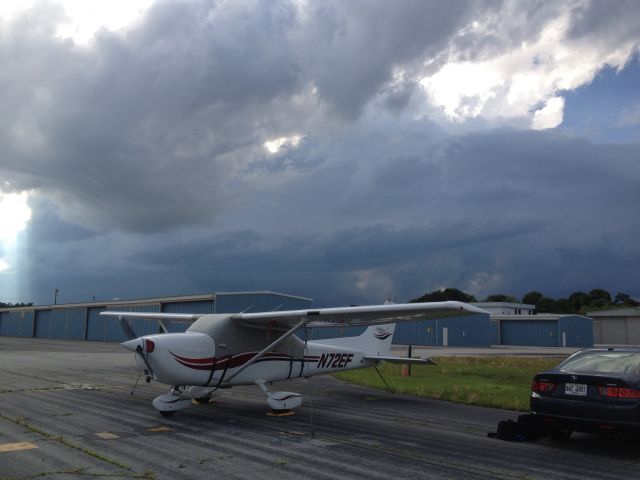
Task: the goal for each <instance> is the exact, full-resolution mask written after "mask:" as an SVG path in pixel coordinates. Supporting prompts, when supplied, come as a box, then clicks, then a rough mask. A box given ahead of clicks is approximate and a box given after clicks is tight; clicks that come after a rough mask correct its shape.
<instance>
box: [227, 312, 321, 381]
mask: <svg viewBox="0 0 640 480" xmlns="http://www.w3.org/2000/svg"><path fill="white" fill-rule="evenodd" d="M310 321H311V318H308V317H305V318H302V319H301V320H300V321H299V322H298V323H297V324H296V325H295V326H294V327H292V328H291V329H289V330H288V331H287V332H285V333H284V334H282V335H281V336H280V337H278V339H277V340H276V341H274V342H272V343H271V344H269V345H267V346H266V347H265V348H263V349H262V350H260V351H259V352H258V353H256V354H255V355H254V356H253V357H252V358H251V360H249V361H248V362H247V363H245V364H244V365H242V366H241V367H240V368H239V369H238V370H236V371H235V372H233V373H232V374H231V375H229V376H228V377H227V378H226V381H227V382H228V381H229V380H231V379H232V378H233V377H235V376H236V375H238V374H239V373H242V371H244V370H245V369H246V368H248V367H250V366H251V365H253V364H254V363H255V362H257V361H258V360H260V359H261V358H262V357H264V356H265V354H266V353H267V352H269V351H270V350H273V349H274V348H276V347H277V346H278V345H280V344H281V343H282V342H284V341H285V340H286V339H287V338H289V337H290V336H291V335H293V334H294V333H295V332H296V330H298V329H299V328H300V327H303V326H304V325H305V324H306V323H309V322H310Z"/></svg>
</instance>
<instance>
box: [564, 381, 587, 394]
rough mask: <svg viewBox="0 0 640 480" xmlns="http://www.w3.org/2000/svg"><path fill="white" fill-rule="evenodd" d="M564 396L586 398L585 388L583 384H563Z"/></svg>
mask: <svg viewBox="0 0 640 480" xmlns="http://www.w3.org/2000/svg"><path fill="white" fill-rule="evenodd" d="M564 394H565V395H579V396H581V397H586V396H587V386H586V385H585V384H584V383H565V384H564Z"/></svg>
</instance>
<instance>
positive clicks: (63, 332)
mask: <svg viewBox="0 0 640 480" xmlns="http://www.w3.org/2000/svg"><path fill="white" fill-rule="evenodd" d="M478 306H480V307H481V308H482V305H478ZM311 307H312V299H310V298H306V297H300V296H295V295H289V294H284V293H276V292H270V291H258V292H216V293H208V294H198V295H181V296H172V297H158V298H147V299H134V300H118V299H116V300H112V301H106V302H102V301H98V302H88V303H74V304H63V305H43V306H29V307H13V308H5V309H0V336H12V337H31V338H55V339H68V340H89V341H102V342H122V341H124V340H126V338H125V335H124V332H123V331H122V329H121V327H120V325H119V323H118V321H117V319H115V318H110V317H104V316H101V315H99V313H100V312H102V311H105V310H125V311H133V312H165V313H237V312H266V311H273V310H299V309H307V308H311ZM487 310H489V311H491V310H492V309H491V308H488V309H487ZM525 311H526V314H523V315H513V316H510V315H504V313H507V312H505V311H504V307H503V309H502V311H500V313H499V314H496V313H491V315H490V314H489V313H487V314H478V315H472V316H469V317H448V318H441V319H430V320H422V321H420V320H418V321H415V322H406V323H400V324H398V326H397V327H396V331H395V334H394V337H393V343H394V344H400V345H426V346H445V347H446V346H452V347H453V346H456V347H489V346H490V345H492V344H509V345H544V346H563V345H566V346H585V347H586V346H591V345H592V344H593V326H592V322H591V319H589V318H586V317H577V316H572V318H566V316H539V315H533V314H532V313H533V312H532V311H530V310H523V313H524V312H525ZM509 313H511V312H509ZM500 314H502V315H500ZM573 317H577V318H573ZM132 327H133V329H134V331H135V332H136V334H138V335H148V334H152V333H158V325H157V323H156V322H154V321H153V320H142V319H136V320H134V321H132ZM170 328H171V330H172V331H174V332H179V331H184V329H185V328H186V326H185V325H184V324H179V323H175V324H172V325H171V326H170ZM362 330H363V328H361V327H339V326H336V327H330V328H319V329H312V330H309V331H308V334H309V339H320V338H331V337H339V336H345V335H346V336H352V335H358V334H359V333H361V331H362ZM300 336H302V337H304V332H300Z"/></svg>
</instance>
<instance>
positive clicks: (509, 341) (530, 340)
mask: <svg viewBox="0 0 640 480" xmlns="http://www.w3.org/2000/svg"><path fill="white" fill-rule="evenodd" d="M500 343H501V344H502V345H533V346H537V347H557V346H558V322H557V321H555V320H503V321H501V322H500Z"/></svg>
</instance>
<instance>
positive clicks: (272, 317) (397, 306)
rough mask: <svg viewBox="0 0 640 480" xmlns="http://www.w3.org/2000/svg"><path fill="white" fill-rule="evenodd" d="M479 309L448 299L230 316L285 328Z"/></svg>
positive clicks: (439, 315) (247, 324) (459, 314)
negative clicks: (301, 323)
mask: <svg viewBox="0 0 640 480" xmlns="http://www.w3.org/2000/svg"><path fill="white" fill-rule="evenodd" d="M482 313H487V311H486V310H482V309H481V308H478V307H475V306H473V305H469V304H466V303H462V302H453V301H450V302H427V303H390V304H385V305H370V306H363V307H339V308H319V309H309V310H289V311H274V312H260V313H238V314H235V315H232V316H231V318H232V319H233V320H235V321H236V322H238V323H239V324H240V325H242V326H245V327H252V328H264V329H275V330H288V329H289V328H292V327H294V326H295V325H297V324H298V323H299V322H300V321H301V320H306V322H304V323H305V324H306V325H307V326H308V327H327V326H333V327H335V326H337V325H338V326H364V325H377V324H383V323H393V322H404V321H409V320H426V319H431V318H446V317H462V316H467V315H477V314H482Z"/></svg>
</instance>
